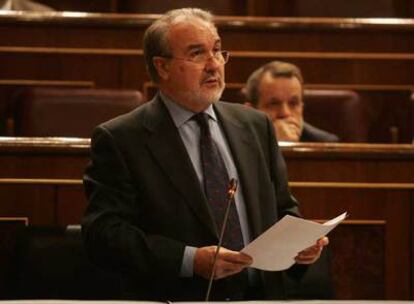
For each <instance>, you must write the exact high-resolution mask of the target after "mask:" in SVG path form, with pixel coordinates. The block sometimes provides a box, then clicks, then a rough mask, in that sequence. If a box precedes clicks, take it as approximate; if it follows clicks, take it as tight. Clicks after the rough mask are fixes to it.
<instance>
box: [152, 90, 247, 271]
mask: <svg viewBox="0 0 414 304" xmlns="http://www.w3.org/2000/svg"><path fill="white" fill-rule="evenodd" d="M160 96H161V99H162V100H163V102H164V104H165V105H166V107H167V109H168V111H169V113H170V115H171V117H172V119H173V121H174V124H175V126H176V127H177V129H178V132H179V133H180V136H181V139H182V140H183V142H184V145H185V147H186V149H187V153H188V155H189V156H190V159H191V162H192V164H193V167H194V169H195V171H196V173H197V177H198V180H199V182H200V184H201V185H203V169H202V164H201V159H200V144H199V142H200V128H199V126H198V124H197V122H196V121H195V120H193V119H191V118H192V117H193V116H194V115H195V114H196V113H194V112H191V111H189V110H187V109H185V108H183V107H181V106H179V105H178V104H176V103H174V102H173V101H172V100H170V99H169V98H168V97H167V96H165V95H164V94H162V93H161V92H160ZM204 112H205V113H207V114H208V115H209V118H210V119H209V121H208V123H209V127H210V132H211V136H212V138H213V140H214V142H215V144H216V145H217V148H218V149H219V151H220V154H221V157H222V158H223V161H224V164H225V166H226V169H227V173H228V176H229V178H230V179H231V178H236V179H237V180H239V176H238V174H237V169H236V166H235V164H234V161H233V157H232V156H231V152H230V148H229V145H228V143H227V140H226V138H225V136H224V132H223V130H222V129H221V127H220V125H219V123H218V121H217V116H216V114H215V112H214V109H213V106H211V105H210V106H209V107H208V108H207V109H206V110H205V111H204ZM201 188H202V189H203V188H204V187H203V186H202V187H201ZM234 199H235V203H236V208H237V213H238V215H239V220H240V226H241V231H242V235H243V242H244V245H246V244H248V243H249V242H250V240H251V239H250V229H249V225H248V220H247V213H246V205H245V203H244V199H243V194H242V187H241V185H240V183H239V184H238V188H237V191H236V194H235V197H234ZM196 250H197V248H195V247H192V246H186V247H185V251H184V256H183V262H182V264H181V270H180V276H181V277H191V276H193V264H194V256H195V252H196Z"/></svg>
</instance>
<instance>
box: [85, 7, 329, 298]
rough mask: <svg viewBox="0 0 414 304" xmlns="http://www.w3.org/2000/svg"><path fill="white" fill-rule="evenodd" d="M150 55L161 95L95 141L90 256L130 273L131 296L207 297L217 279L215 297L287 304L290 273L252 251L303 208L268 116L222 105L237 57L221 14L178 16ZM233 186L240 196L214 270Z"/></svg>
mask: <svg viewBox="0 0 414 304" xmlns="http://www.w3.org/2000/svg"><path fill="white" fill-rule="evenodd" d="M144 55H145V59H146V64H147V69H148V71H149V73H150V75H151V78H152V79H153V80H154V81H155V82H157V83H158V85H159V90H160V92H159V94H157V96H156V97H155V98H154V99H153V100H152V101H150V102H148V103H146V104H144V105H142V106H141V107H139V108H137V109H136V110H133V111H132V112H130V113H128V114H126V115H123V116H120V117H118V118H115V119H113V120H111V121H109V122H106V123H104V124H102V125H100V126H99V127H97V128H96V130H95V132H94V135H93V136H92V142H91V157H92V161H91V164H90V165H89V167H88V168H87V170H86V173H85V177H84V184H85V189H86V193H87V196H88V198H89V205H88V207H87V210H86V213H85V216H84V218H83V223H82V225H83V226H82V229H83V235H84V239H85V244H86V248H87V250H88V252H89V255H90V256H91V257H92V258H93V259H94V261H96V262H97V263H99V264H100V265H102V266H106V267H110V268H112V269H114V270H116V271H119V272H120V273H121V276H122V289H123V291H122V292H123V297H124V298H125V299H138V300H156V301H166V300H170V301H180V300H181V301H183V300H190V301H191V300H192V301H200V300H204V298H205V295H206V291H207V287H208V282H209V278H210V276H211V274H213V277H214V284H213V288H212V291H211V297H210V299H211V300H226V299H229V300H248V299H258V300H260V299H278V298H283V297H284V288H283V283H282V281H281V273H278V272H262V271H254V270H252V269H247V268H248V267H249V266H250V265H251V263H252V258H251V257H250V256H248V255H246V254H243V253H241V252H240V249H241V248H242V247H243V246H244V245H246V244H247V243H249V242H250V241H251V240H252V239H253V238H255V237H257V236H258V235H260V234H261V233H263V232H264V231H265V230H267V229H268V228H269V227H270V226H271V225H273V224H274V223H275V222H276V221H278V220H279V219H280V218H281V217H283V216H284V215H286V214H291V215H296V216H298V215H299V212H298V205H297V202H296V201H295V199H294V198H293V197H292V196H291V195H290V192H289V189H288V185H287V178H286V170H285V164H284V161H283V158H282V156H281V153H280V150H279V148H278V146H277V143H276V139H275V136H274V130H273V127H272V124H271V122H270V120H269V119H268V117H267V116H266V115H265V114H264V113H262V112H259V111H255V110H253V109H249V108H247V107H245V106H243V105H237V104H230V103H225V102H221V101H219V98H220V96H221V94H222V92H223V90H224V86H225V85H224V65H225V63H226V62H227V60H228V56H229V54H228V52H226V51H223V50H222V49H221V40H220V37H219V35H218V33H217V29H216V27H215V25H214V24H213V22H212V16H211V15H210V14H209V13H208V12H205V11H203V10H200V9H189V8H187V9H179V10H173V11H170V12H169V13H167V14H166V15H164V16H163V17H161V18H159V19H157V20H156V21H155V22H154V23H153V24H152V25H151V26H150V27H149V28H148V29H147V31H146V33H145V36H144ZM213 158H214V159H215V160H216V161H213ZM230 178H236V179H237V180H238V181H239V185H240V187H239V188H238V190H237V192H236V195H235V201H234V203H232V204H231V205H230V206H231V214H230V216H229V221H228V225H227V229H226V232H225V234H224V238H223V247H222V248H221V249H220V250H219V252H218V255H217V264H216V268H215V269H214V271H213V263H212V262H213V258H214V256H215V254H216V248H217V246H216V245H217V244H218V240H219V237H218V235H219V234H218V232H219V231H220V230H221V226H222V223H223V212H222V211H223V210H224V208H225V206H227V205H226V200H227V199H226V197H227V191H228V189H227V186H228V182H229V179H230ZM327 243H328V239H327V238H321V239H320V240H318V241H317V242H316V243H315V245H313V246H311V247H309V248H307V249H304V250H303V251H301V252H299V253H298V255H297V257H296V262H297V264H305V265H306V264H311V263H313V262H315V261H316V260H317V259H318V258H319V256H320V253H321V250H322V247H323V246H325V245H327Z"/></svg>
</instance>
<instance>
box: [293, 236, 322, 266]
mask: <svg viewBox="0 0 414 304" xmlns="http://www.w3.org/2000/svg"><path fill="white" fill-rule="evenodd" d="M328 244H329V239H328V238H327V237H326V236H325V237H323V238H320V239H319V240H317V241H316V244H315V245H313V246H311V247H309V248H306V249H305V250H302V251H301V252H299V253H298V255H297V256H296V257H295V260H296V263H297V264H312V263H314V262H316V261H317V260H318V259H319V257H320V256H321V252H322V249H323V247H325V246H326V245H328Z"/></svg>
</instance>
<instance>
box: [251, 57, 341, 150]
mask: <svg viewBox="0 0 414 304" xmlns="http://www.w3.org/2000/svg"><path fill="white" fill-rule="evenodd" d="M303 92H304V89H303V77H302V73H301V71H300V69H299V68H298V67H297V66H295V65H293V64H291V63H287V62H282V61H272V62H269V63H267V64H265V65H264V66H262V67H260V68H259V69H257V70H256V71H254V72H253V74H251V75H250V77H249V79H248V80H247V84H246V87H245V94H246V97H247V102H246V104H247V105H250V106H253V107H255V108H257V109H258V110H261V111H264V112H266V113H267V114H268V115H269V117H270V119H271V120H272V122H273V126H274V128H275V132H276V135H277V139H278V140H280V141H291V142H298V141H302V142H337V141H339V138H338V136H336V135H334V134H331V133H328V132H326V131H323V130H321V129H318V128H316V127H314V126H312V125H310V124H309V123H306V122H305V121H304V120H303V108H304V103H303Z"/></svg>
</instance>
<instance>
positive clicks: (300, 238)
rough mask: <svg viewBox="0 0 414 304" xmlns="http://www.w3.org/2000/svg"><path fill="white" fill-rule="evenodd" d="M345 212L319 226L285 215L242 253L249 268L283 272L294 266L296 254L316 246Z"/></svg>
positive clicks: (344, 216) (342, 217) (341, 219)
mask: <svg viewBox="0 0 414 304" xmlns="http://www.w3.org/2000/svg"><path fill="white" fill-rule="evenodd" d="M346 215H347V214H346V212H345V213H342V214H341V215H339V216H338V217H336V218H334V219H332V220H330V221H328V222H326V223H324V224H319V223H316V222H312V221H309V220H304V219H301V218H297V217H293V216H289V215H287V216H285V217H284V218H283V219H281V220H280V221H279V222H277V223H276V224H275V225H273V226H272V227H270V228H269V229H268V230H267V231H265V232H264V233H263V234H262V235H260V236H259V237H258V238H256V239H255V240H254V241H253V242H251V243H250V244H248V245H247V246H246V247H245V248H243V249H242V251H241V252H243V253H246V254H248V255H250V256H251V257H252V258H253V264H252V265H251V267H254V268H258V269H262V270H270V271H277V270H284V269H287V268H289V267H290V266H292V265H293V264H294V263H295V257H296V255H297V254H298V253H299V252H300V251H302V250H303V249H305V248H308V247H310V246H312V245H314V244H315V242H316V240H318V239H319V238H321V237H322V236H324V235H326V234H327V233H328V232H329V231H331V230H332V229H334V228H335V227H336V226H337V225H338V224H339V223H340V222H341V221H343V220H344V219H345V218H346Z"/></svg>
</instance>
